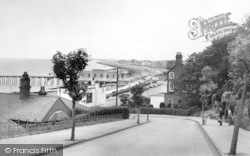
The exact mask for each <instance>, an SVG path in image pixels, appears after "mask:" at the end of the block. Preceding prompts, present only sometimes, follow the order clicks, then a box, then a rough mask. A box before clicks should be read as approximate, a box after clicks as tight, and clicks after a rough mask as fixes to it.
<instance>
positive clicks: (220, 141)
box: [0, 114, 250, 156]
mask: <svg viewBox="0 0 250 156" xmlns="http://www.w3.org/2000/svg"><path fill="white" fill-rule="evenodd" d="M135 116H136V115H134V114H131V117H130V119H129V120H121V121H115V122H109V123H102V124H97V125H91V126H83V127H76V130H75V138H76V140H75V141H71V140H70V139H69V138H70V135H71V129H65V130H60V131H54V132H49V133H41V134H36V135H28V136H21V137H16V138H8V139H0V144H63V146H64V147H68V146H71V145H74V144H77V143H81V142H85V141H90V140H93V139H97V138H100V137H103V136H106V135H110V134H113V133H116V132H119V131H122V130H126V129H129V128H133V127H136V126H140V125H142V124H145V123H147V121H146V115H141V117H142V118H141V119H140V122H141V124H139V125H138V124H137V123H136V117H135ZM157 117H163V118H164V117H165V118H179V119H184V120H192V121H194V122H196V123H197V124H198V125H199V127H200V128H202V130H203V131H204V133H205V134H204V135H205V137H208V138H209V140H211V142H212V143H213V145H214V146H215V148H217V150H218V151H219V152H220V153H221V155H228V153H229V151H230V146H231V140H232V136H233V129H234V126H228V124H227V123H223V125H222V126H219V123H218V122H217V120H210V119H208V120H207V123H206V125H201V118H200V117H180V116H169V115H150V117H149V119H150V118H157ZM236 155H237V156H250V131H246V130H244V129H240V131H239V137H238V144H237V154H236Z"/></svg>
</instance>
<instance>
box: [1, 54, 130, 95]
mask: <svg viewBox="0 0 250 156" xmlns="http://www.w3.org/2000/svg"><path fill="white" fill-rule="evenodd" d="M52 67H53V64H52V62H51V60H49V59H1V60H0V93H13V92H19V86H20V79H21V74H22V73H23V72H24V71H26V72H27V73H29V77H30V85H31V88H30V91H31V92H38V91H40V89H41V87H44V88H45V90H47V91H48V90H49V91H51V90H55V89H56V90H57V89H58V88H59V87H60V86H62V82H61V81H60V80H59V79H57V78H56V77H55V75H54V72H53V69H52ZM118 76H119V82H123V81H124V82H126V81H127V80H128V79H127V78H128V71H127V70H122V69H119V73H118ZM116 77H117V74H116V69H114V68H113V67H110V66H106V65H101V64H98V63H97V62H96V61H89V62H88V65H87V66H86V68H85V69H84V70H83V71H82V73H81V74H80V77H79V83H87V84H88V83H89V84H90V83H91V81H98V82H100V83H116Z"/></svg>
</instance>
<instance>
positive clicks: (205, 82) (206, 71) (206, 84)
mask: <svg viewBox="0 0 250 156" xmlns="http://www.w3.org/2000/svg"><path fill="white" fill-rule="evenodd" d="M201 73H202V77H201V78H200V81H201V82H202V84H201V86H200V90H199V91H200V96H201V102H202V124H203V125H204V124H205V122H204V109H205V106H206V105H207V103H208V98H209V97H210V96H211V95H212V94H213V91H214V90H215V89H216V88H217V84H215V83H214V82H213V81H212V78H213V77H214V75H215V73H214V72H213V70H212V68H211V67H209V66H205V67H203V68H202V72H201Z"/></svg>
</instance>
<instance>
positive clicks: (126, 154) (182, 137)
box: [63, 117, 215, 156]
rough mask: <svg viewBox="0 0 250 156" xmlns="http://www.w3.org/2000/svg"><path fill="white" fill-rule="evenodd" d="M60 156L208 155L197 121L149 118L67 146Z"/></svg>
mask: <svg viewBox="0 0 250 156" xmlns="http://www.w3.org/2000/svg"><path fill="white" fill-rule="evenodd" d="M63 155H64V156H160V155H169V156H212V155H215V153H214V152H213V150H212V148H211V144H210V143H209V142H208V141H207V139H206V138H205V136H204V134H203V133H202V131H201V130H200V129H199V127H198V125H197V124H196V123H195V122H193V121H189V120H182V119H176V118H175V119H174V118H156V117H155V118H152V117H151V122H150V123H147V124H144V125H141V126H137V127H135V128H132V129H128V130H125V131H121V132H118V133H115V134H112V135H109V136H105V137H102V138H99V139H95V140H92V141H88V142H84V143H80V144H77V145H75V146H71V147H67V148H65V149H64V150H63Z"/></svg>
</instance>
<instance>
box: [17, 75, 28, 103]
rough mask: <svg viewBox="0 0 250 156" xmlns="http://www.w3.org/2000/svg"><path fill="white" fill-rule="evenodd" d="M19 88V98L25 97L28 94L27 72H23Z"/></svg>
mask: <svg viewBox="0 0 250 156" xmlns="http://www.w3.org/2000/svg"><path fill="white" fill-rule="evenodd" d="M19 88H20V100H23V99H27V98H28V97H29V95H30V78H29V75H28V73H27V72H24V73H23V76H22V78H21V84H20V87H19Z"/></svg>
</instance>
